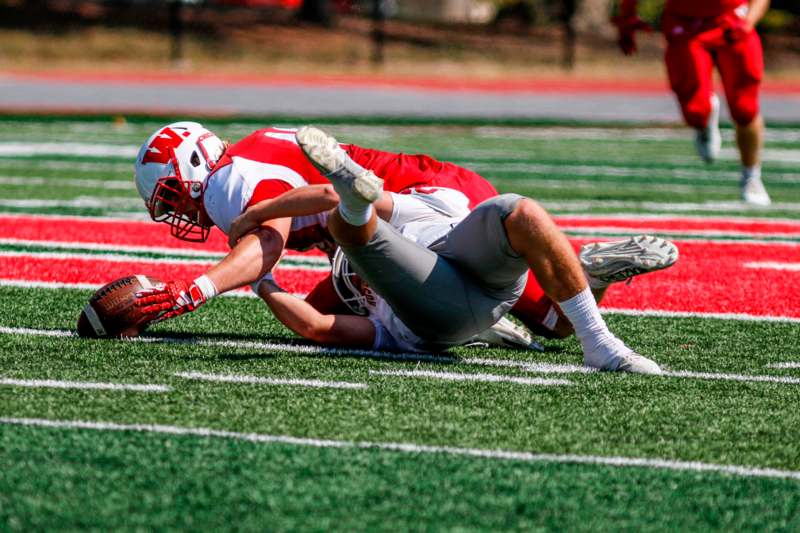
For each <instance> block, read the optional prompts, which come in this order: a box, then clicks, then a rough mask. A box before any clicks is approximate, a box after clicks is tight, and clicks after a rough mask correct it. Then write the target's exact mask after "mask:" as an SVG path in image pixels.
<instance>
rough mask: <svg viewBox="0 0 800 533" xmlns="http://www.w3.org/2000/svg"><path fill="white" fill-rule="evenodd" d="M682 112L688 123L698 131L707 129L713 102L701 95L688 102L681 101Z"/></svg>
mask: <svg viewBox="0 0 800 533" xmlns="http://www.w3.org/2000/svg"><path fill="white" fill-rule="evenodd" d="M681 110H682V111H683V118H684V119H685V120H686V123H687V124H689V125H690V126H691V127H693V128H696V129H702V128H705V127H706V124H707V123H708V117H709V115H711V100H710V98H704V97H702V96H699V95H693V96H692V97H691V98H689V99H687V100H683V99H681Z"/></svg>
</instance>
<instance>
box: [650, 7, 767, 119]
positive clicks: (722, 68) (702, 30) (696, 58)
mask: <svg viewBox="0 0 800 533" xmlns="http://www.w3.org/2000/svg"><path fill="white" fill-rule="evenodd" d="M735 16H736V15H734V14H732V13H731V14H730V15H726V16H724V17H719V18H718V19H715V20H713V21H709V20H707V19H691V18H683V17H675V16H671V15H669V14H667V13H665V14H664V35H665V36H666V37H667V51H666V63H667V74H668V76H669V83H670V86H671V87H672V90H673V92H675V95H676V96H677V97H678V102H679V103H680V106H681V111H682V112H683V117H684V119H685V120H686V123H687V124H689V125H690V126H692V127H694V128H704V127H705V126H706V124H707V122H708V117H709V114H710V113H711V101H710V98H711V94H712V92H713V88H714V83H713V77H712V70H713V67H714V65H715V64H716V66H717V69H718V70H719V73H720V76H721V78H722V84H723V86H724V87H725V97H726V99H727V100H728V107H729V109H730V112H731V116H732V117H733V120H734V121H735V122H736V123H737V124H739V125H741V126H746V125H748V124H750V123H751V122H753V119H755V118H756V117H757V116H758V113H759V104H758V90H759V86H760V85H761V79H762V77H763V74H764V58H763V53H762V49H761V39H760V38H759V37H758V34H757V33H756V32H755V31H750V32H748V33H746V34H743V35H741V36H738V38H737V39H736V40H732V39H731V38H730V33H729V30H728V28H729V27H730V26H729V25H728V24H727V22H729V21H730V17H735ZM698 27H699V29H698Z"/></svg>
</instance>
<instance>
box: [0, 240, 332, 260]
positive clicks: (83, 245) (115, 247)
mask: <svg viewBox="0 0 800 533" xmlns="http://www.w3.org/2000/svg"><path fill="white" fill-rule="evenodd" d="M3 244H5V245H12V246H39V247H44V246H47V247H50V248H59V249H63V250H97V251H99V252H106V251H107V252H129V253H151V254H164V255H178V256H185V257H212V258H217V259H222V258H223V257H225V256H226V255H227V254H226V253H224V252H211V251H204V250H192V249H184V248H167V247H166V246H128V245H124V244H105V243H96V242H79V241H47V240H33V239H13V238H7V239H3V238H0V245H3ZM20 253H23V252H20ZM25 253H27V252H25ZM316 259H317V258H313V260H316ZM318 259H320V260H321V261H320V262H322V261H324V262H325V264H328V260H327V259H325V258H324V257H320V258H318ZM303 260H304V261H305V260H306V258H303ZM311 260H312V258H309V261H311Z"/></svg>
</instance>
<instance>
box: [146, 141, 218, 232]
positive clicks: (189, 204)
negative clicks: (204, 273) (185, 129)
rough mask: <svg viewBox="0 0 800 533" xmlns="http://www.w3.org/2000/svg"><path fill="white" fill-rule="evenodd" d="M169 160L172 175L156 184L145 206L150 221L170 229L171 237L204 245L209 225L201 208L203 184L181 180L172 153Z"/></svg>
mask: <svg viewBox="0 0 800 533" xmlns="http://www.w3.org/2000/svg"><path fill="white" fill-rule="evenodd" d="M170 157H171V160H172V166H173V168H174V169H175V175H174V176H164V177H162V178H160V179H159V180H158V181H157V182H156V186H155V188H154V189H153V195H152V196H151V197H150V200H149V201H148V202H147V209H148V211H149V212H150V217H151V218H152V219H153V220H154V221H156V222H164V223H166V224H167V225H169V229H170V234H171V235H172V236H173V237H176V238H178V239H181V240H184V241H189V242H205V241H206V240H207V239H208V235H209V232H210V230H211V226H212V222H211V220H209V218H208V215H206V212H205V209H204V208H203V204H202V197H203V184H201V183H199V182H196V181H194V182H193V181H185V180H183V179H182V177H181V171H180V167H179V166H178V160H177V158H176V157H175V153H174V151H173V153H172V154H171V155H170Z"/></svg>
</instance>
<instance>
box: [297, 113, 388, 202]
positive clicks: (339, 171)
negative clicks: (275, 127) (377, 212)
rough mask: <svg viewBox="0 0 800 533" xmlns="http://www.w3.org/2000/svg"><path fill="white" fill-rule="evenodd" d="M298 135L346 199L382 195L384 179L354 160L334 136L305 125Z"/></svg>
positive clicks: (307, 152) (363, 199)
mask: <svg viewBox="0 0 800 533" xmlns="http://www.w3.org/2000/svg"><path fill="white" fill-rule="evenodd" d="M295 137H296V139H297V143H298V144H299V145H300V148H301V149H302V150H303V153H304V154H305V155H306V157H307V158H308V160H309V161H311V163H312V164H313V165H314V166H315V167H316V168H317V170H319V171H320V172H321V173H322V175H324V176H325V177H326V178H328V179H330V180H331V183H332V184H333V186H334V188H335V189H336V192H337V194H339V196H340V197H341V198H342V200H343V201H347V199H351V200H354V201H355V202H356V203H363V202H368V203H372V202H375V201H376V200H378V199H379V198H380V197H381V194H382V193H383V180H382V179H380V178H379V177H377V176H376V175H375V174H374V173H373V172H372V171H371V170H367V169H365V168H364V167H362V166H361V165H359V164H358V163H356V162H355V161H353V160H352V159H351V158H350V156H349V155H347V152H346V151H344V149H342V147H341V146H339V143H338V142H337V141H336V139H335V138H333V136H331V135H328V134H327V133H325V132H324V131H322V130H321V129H318V128H315V127H313V126H304V127H302V128H300V129H299V130H297V133H295Z"/></svg>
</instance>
